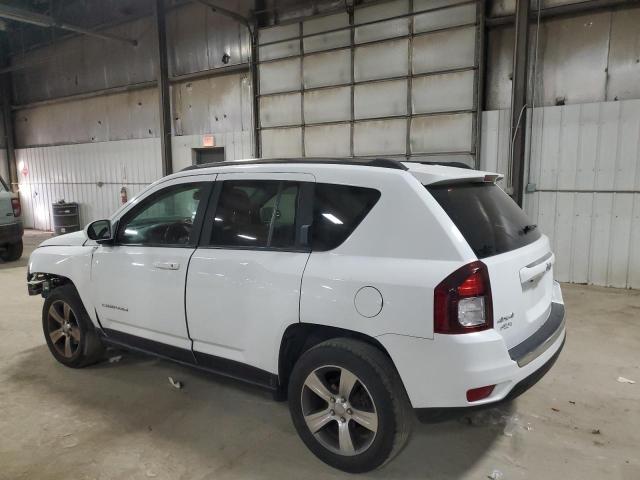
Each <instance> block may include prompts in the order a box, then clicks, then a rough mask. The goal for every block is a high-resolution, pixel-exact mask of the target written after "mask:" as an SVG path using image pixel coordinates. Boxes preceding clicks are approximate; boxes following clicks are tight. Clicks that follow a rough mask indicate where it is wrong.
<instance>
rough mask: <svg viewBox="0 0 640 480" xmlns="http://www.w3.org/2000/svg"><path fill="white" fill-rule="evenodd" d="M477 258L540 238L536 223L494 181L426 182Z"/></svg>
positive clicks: (511, 248) (519, 246)
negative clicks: (463, 182)
mask: <svg viewBox="0 0 640 480" xmlns="http://www.w3.org/2000/svg"><path fill="white" fill-rule="evenodd" d="M427 190H428V191H429V192H430V193H431V195H433V197H434V198H435V199H436V201H437V202H438V203H439V204H440V206H441V207H442V208H443V209H444V211H445V212H446V213H447V215H449V218H451V220H452V221H453V223H455V225H456V227H458V230H460V232H461V233H462V235H463V236H464V238H465V239H466V240H467V242H468V243H469V246H470V247H471V249H472V250H473V251H474V253H475V254H476V256H477V257H478V258H485V257H491V256H493V255H499V254H501V253H505V252H509V251H511V250H515V249H517V248H521V247H524V246H526V245H529V244H530V243H533V242H535V241H536V240H538V239H539V238H540V232H539V231H538V229H537V227H536V226H535V225H533V224H532V222H531V221H530V220H529V218H527V215H526V214H525V213H524V212H523V211H522V209H521V208H520V207H519V206H518V205H517V204H516V203H515V202H514V201H513V200H512V199H511V197H509V196H508V195H507V194H506V193H505V192H504V191H503V190H502V189H501V188H500V187H498V186H497V185H495V184H493V183H467V184H454V185H436V186H427Z"/></svg>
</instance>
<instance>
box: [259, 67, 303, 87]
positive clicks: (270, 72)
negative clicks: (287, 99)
mask: <svg viewBox="0 0 640 480" xmlns="http://www.w3.org/2000/svg"><path fill="white" fill-rule="evenodd" d="M258 68H259V70H260V75H259V76H260V94H261V95H265V94H267V93H279V92H289V91H292V90H296V89H299V88H300V58H290V59H287V60H279V61H276V62H269V63H261V64H260V65H259V66H258Z"/></svg>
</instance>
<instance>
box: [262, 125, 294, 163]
mask: <svg viewBox="0 0 640 480" xmlns="http://www.w3.org/2000/svg"><path fill="white" fill-rule="evenodd" d="M260 138H261V140H262V157H263V158H289V157H301V156H302V129H301V128H269V129H266V130H262V132H261V135H260Z"/></svg>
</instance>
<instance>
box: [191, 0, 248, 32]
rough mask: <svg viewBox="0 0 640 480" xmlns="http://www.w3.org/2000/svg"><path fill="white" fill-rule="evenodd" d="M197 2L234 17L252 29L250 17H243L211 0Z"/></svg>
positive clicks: (221, 13)
mask: <svg viewBox="0 0 640 480" xmlns="http://www.w3.org/2000/svg"><path fill="white" fill-rule="evenodd" d="M196 2H198V3H201V4H203V5H205V6H207V7H209V8H210V9H211V10H213V11H214V12H216V13H219V14H220V15H224V16H225V17H229V18H232V19H234V20H235V21H236V22H238V23H241V24H243V25H244V26H245V27H247V28H248V29H249V30H251V22H249V19H248V18H245V17H243V16H242V15H240V14H239V13H237V12H234V11H232V10H229V9H226V8H224V7H220V6H218V5H216V4H215V3H214V2H212V1H210V0H196Z"/></svg>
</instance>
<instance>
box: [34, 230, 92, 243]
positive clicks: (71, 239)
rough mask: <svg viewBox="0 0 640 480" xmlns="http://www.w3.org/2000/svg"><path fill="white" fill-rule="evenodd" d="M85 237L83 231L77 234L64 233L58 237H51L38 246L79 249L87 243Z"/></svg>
mask: <svg viewBox="0 0 640 480" xmlns="http://www.w3.org/2000/svg"><path fill="white" fill-rule="evenodd" d="M87 240H88V239H87V235H86V234H85V233H84V230H80V231H79V232H72V233H66V234H64V235H58V236H57V237H52V238H49V239H47V240H45V241H44V242H42V243H41V244H40V246H41V247H53V246H65V247H79V246H82V245H84V244H85V242H86V241H87Z"/></svg>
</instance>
